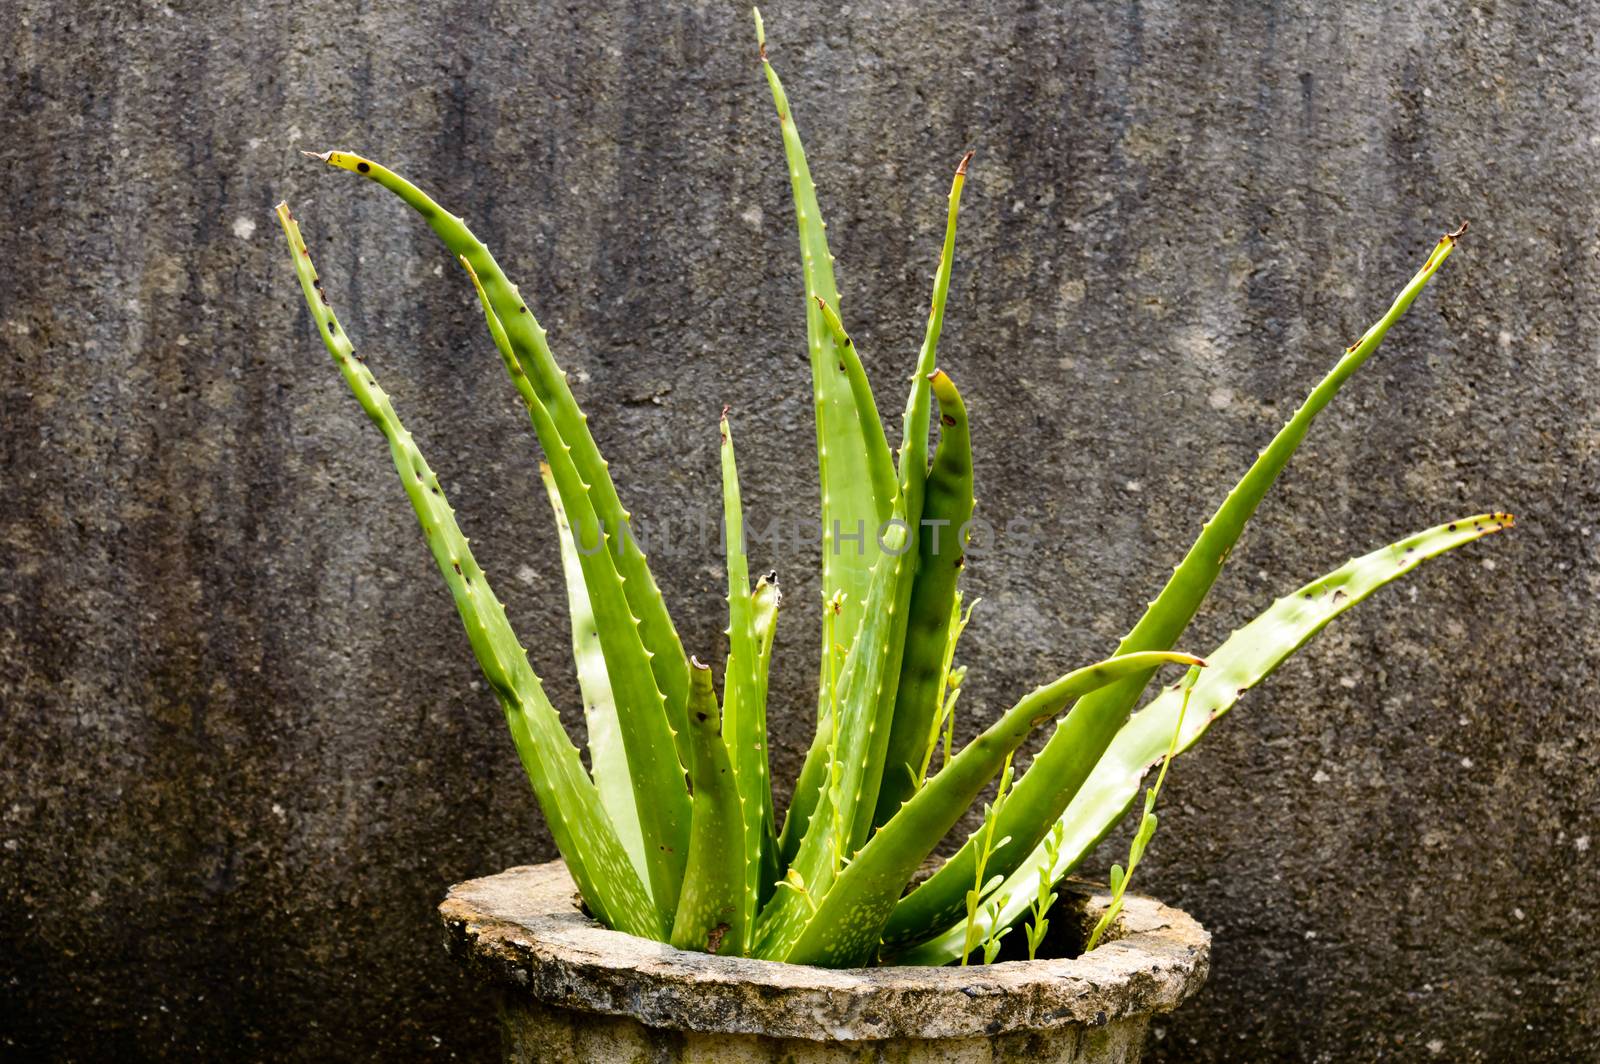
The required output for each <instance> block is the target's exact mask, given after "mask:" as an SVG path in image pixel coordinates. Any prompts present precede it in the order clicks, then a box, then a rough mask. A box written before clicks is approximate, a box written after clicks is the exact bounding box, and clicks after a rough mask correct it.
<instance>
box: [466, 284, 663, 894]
mask: <svg viewBox="0 0 1600 1064" xmlns="http://www.w3.org/2000/svg"><path fill="white" fill-rule="evenodd" d="M461 261H462V264H463V265H464V266H465V267H466V269H467V274H468V276H470V277H471V278H472V283H473V286H474V287H475V288H476V289H477V292H478V298H479V300H480V302H482V304H483V313H484V316H485V318H486V320H487V322H488V326H489V334H490V336H491V337H493V339H494V342H495V347H496V348H497V349H498V350H499V352H500V356H501V358H502V359H503V360H504V361H505V363H506V367H507V369H508V370H516V369H517V368H519V367H520V363H519V362H517V361H516V360H515V359H514V358H513V356H512V352H514V350H515V348H514V346H513V345H511V344H510V343H509V341H508V338H507V333H506V331H505V328H504V323H503V322H502V321H501V320H500V316H499V315H498V314H496V313H495V312H494V309H493V308H492V307H491V306H490V304H489V301H488V297H487V295H486V293H485V291H484V287H483V284H482V282H481V280H480V278H479V276H478V273H477V271H476V270H475V269H474V268H473V266H472V264H471V262H470V260H468V259H467V258H466V257H465V256H463V257H462V260H461ZM511 376H512V380H513V382H514V383H515V384H516V385H517V391H518V393H519V394H520V395H521V397H522V400H523V405H524V407H526V409H527V411H528V417H529V418H530V419H531V420H532V422H533V427H534V432H535V433H537V434H538V436H539V438H540V439H541V440H545V439H554V440H555V441H556V446H554V447H551V448H548V449H547V451H546V456H547V462H546V465H547V467H548V469H549V471H550V481H551V482H552V483H553V484H554V485H555V487H556V496H557V498H558V499H559V501H560V504H561V509H562V511H563V513H564V514H565V515H566V517H567V520H568V525H569V529H570V528H571V526H572V525H574V524H575V525H576V527H577V528H578V529H580V530H581V529H593V530H594V532H595V537H596V538H595V539H594V541H593V542H587V541H581V540H577V539H576V537H574V539H575V542H574V549H575V551H576V553H577V555H578V567H579V569H580V570H581V572H582V575H583V585H584V590H585V592H586V594H587V595H588V599H589V606H590V609H591V611H592V613H593V618H594V632H595V635H596V637H597V639H598V641H599V643H600V651H601V654H602V656H603V658H604V661H605V669H606V680H607V683H608V684H609V685H610V687H611V690H612V694H613V697H614V699H615V701H616V703H617V704H618V705H621V706H625V707H627V708H626V712H621V713H618V714H616V717H615V719H616V722H617V731H618V733H619V734H620V736H621V738H622V745H623V749H624V751H625V753H626V756H627V765H628V778H629V781H630V782H631V784H632V788H633V805H634V809H635V811H636V813H637V815H638V820H639V829H640V834H641V836H642V842H643V846H644V860H645V867H646V869H647V870H648V872H649V881H650V890H651V893H652V894H653V895H654V897H655V900H656V906H657V908H658V909H659V910H660V911H661V914H662V918H663V921H664V922H665V921H668V920H670V918H671V915H672V910H673V906H675V905H676V904H677V901H678V896H679V895H680V894H681V893H682V891H683V869H684V863H685V861H686V860H687V857H688V844H689V828H690V822H691V818H692V810H691V808H690V803H689V789H688V784H687V782H686V779H685V774H684V766H683V764H682V763H680V762H679V760H678V748H677V736H676V735H675V734H674V733H673V731H672V729H671V725H670V724H669V723H668V713H667V706H666V702H665V699H664V698H663V696H662V694H661V692H660V690H659V689H658V688H657V687H656V682H655V673H654V671H653V670H652V668H651V660H650V654H649V651H648V650H647V648H646V647H645V645H644V641H643V638H642V633H641V627H642V626H641V624H640V621H639V619H638V618H637V617H635V616H634V614H633V612H632V610H631V608H630V605H629V603H628V598H627V592H626V590H625V588H624V586H623V583H624V581H623V578H622V576H621V575H620V574H619V573H618V571H617V567H616V564H615V560H614V558H613V556H612V554H611V552H610V551H609V550H606V549H603V547H602V544H603V543H604V542H605V541H606V540H607V539H608V538H609V537H610V536H611V535H612V533H609V532H606V531H604V528H605V526H604V525H603V524H602V523H601V521H600V519H599V517H598V516H597V514H596V512H595V509H594V501H593V498H594V497H593V493H592V490H591V488H590V486H589V485H588V484H586V483H584V481H583V479H582V477H581V476H580V475H579V473H578V469H577V464H576V463H575V462H574V461H573V459H572V448H570V447H568V446H566V445H565V444H563V443H562V442H561V438H560V435H559V433H557V431H556V428H555V424H554V422H553V420H552V418H551V416H550V412H549V410H548V409H547V408H546V407H545V405H544V404H543V403H542V402H541V401H540V400H539V397H538V395H537V394H536V392H535V390H534V389H533V388H532V387H531V386H530V385H529V382H528V378H527V376H526V375H525V374H521V373H516V372H512V375H511Z"/></svg>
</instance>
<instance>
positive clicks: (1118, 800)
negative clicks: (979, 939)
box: [894, 513, 1512, 964]
mask: <svg viewBox="0 0 1600 1064" xmlns="http://www.w3.org/2000/svg"><path fill="white" fill-rule="evenodd" d="M1511 524H1512V518H1511V515H1510V514H1501V513H1491V514H1479V515H1477V516H1475V517H1464V518H1462V519H1460V520H1459V521H1451V522H1449V523H1448V524H1443V525H1439V526H1437V527H1435V528H1430V529H1428V530H1426V531H1423V532H1418V533H1417V534H1415V535H1413V536H1408V537H1407V538H1405V539H1402V540H1399V541H1397V542H1395V543H1391V544H1390V545H1389V546H1387V547H1381V548H1379V549H1378V550H1376V551H1373V552H1372V553H1371V554H1367V555H1364V556H1362V557H1360V558H1356V559H1354V560H1352V561H1350V562H1347V563H1346V564H1344V565H1343V566H1340V567H1339V568H1338V569H1335V570H1334V571H1333V572H1331V573H1328V574H1327V575H1326V576H1323V577H1321V578H1320V579H1317V580H1314V581H1312V582H1311V583H1309V584H1307V585H1305V586H1304V587H1302V588H1300V589H1299V590H1297V591H1295V592H1294V593H1292V594H1290V595H1287V596H1285V597H1283V598H1281V599H1278V600H1277V601H1276V602H1274V603H1273V604H1272V606H1271V607H1270V608H1268V609H1267V610H1266V611H1264V612H1263V613H1261V614H1260V615H1259V616H1257V617H1256V618H1255V619H1254V620H1252V621H1251V622H1250V623H1249V624H1247V625H1245V626H1244V627H1243V628H1240V629H1239V630H1238V631H1236V632H1234V633H1233V635H1231V636H1230V637H1229V638H1228V640H1227V641H1226V642H1225V643H1223V644H1222V645H1221V646H1220V647H1218V648H1217V649H1216V650H1215V651H1213V652H1212V653H1211V654H1209V655H1207V656H1206V662H1207V664H1208V666H1209V667H1208V668H1207V669H1206V670H1205V671H1204V672H1203V673H1202V674H1201V676H1200V679H1199V681H1198V682H1197V683H1196V684H1195V688H1194V694H1193V696H1192V702H1191V705H1190V711H1189V713H1188V715H1187V716H1186V717H1185V719H1184V724H1183V729H1182V731H1181V732H1179V735H1178V742H1177V747H1176V752H1177V754H1182V753H1183V752H1184V751H1186V750H1188V749H1190V748H1191V747H1193V746H1194V744H1195V743H1197V742H1199V741H1200V738H1201V736H1203V735H1205V733H1206V731H1207V730H1208V729H1209V728H1210V727H1211V725H1212V724H1213V723H1215V722H1216V721H1217V720H1219V719H1220V718H1221V717H1222V716H1223V715H1224V714H1226V713H1227V712H1228V711H1229V710H1230V709H1232V708H1233V705H1234V703H1235V702H1237V701H1238V700H1239V699H1240V698H1242V697H1243V696H1244V694H1245V692H1246V691H1249V690H1250V689H1251V688H1253V687H1254V686H1255V685H1256V684H1258V683H1260V682H1261V681H1262V680H1264V679H1266V678H1267V677H1268V676H1270V675H1271V674H1272V672H1273V671H1274V670H1275V669H1276V668H1277V667H1278V666H1279V665H1281V664H1282V663H1283V662H1284V661H1285V660H1287V659H1288V658H1289V657H1290V656H1291V655H1293V654H1294V653H1295V651H1297V650H1299V649H1300V648H1301V647H1303V646H1305V644H1306V643H1307V642H1309V641H1310V640H1311V638H1312V637H1313V636H1315V635H1316V634H1317V633H1318V632H1320V631H1321V630H1322V629H1323V628H1324V627H1326V626H1327V625H1328V623H1329V622H1331V621H1332V620H1333V619H1334V618H1335V617H1338V616H1339V615H1340V614H1342V613H1344V612H1345V611H1346V610H1348V609H1350V608H1351V607H1352V606H1354V605H1356V603H1358V602H1361V601H1362V600H1363V599H1365V598H1367V597H1368V596H1369V595H1371V594H1372V593H1373V592H1374V591H1377V590H1378V589H1379V588H1381V587H1383V586H1384V585H1385V584H1387V583H1389V582H1390V581H1392V580H1397V579H1399V578H1400V577H1402V576H1404V575H1406V574H1407V573H1409V572H1410V571H1411V570H1413V569H1415V568H1416V567H1417V566H1419V565H1421V564H1422V563H1423V562H1425V561H1427V560H1428V559H1430V558H1434V557H1437V556H1438V555H1440V554H1443V553H1445V552H1446V551H1450V550H1454V549H1455V548H1457V547H1460V546H1462V545H1464V544H1467V543H1471V542H1472V541H1474V540H1477V539H1481V538H1482V537H1484V536H1486V535H1489V534H1490V533H1492V532H1498V531H1500V530H1501V529H1503V528H1507V527H1509V526H1510V525H1511ZM1182 705H1183V692H1182V691H1181V690H1180V689H1177V688H1168V689H1167V690H1165V691H1163V692H1162V693H1161V694H1160V695H1159V696H1157V697H1156V698H1155V699H1153V700H1152V701H1151V702H1150V703H1149V704H1148V705H1147V706H1145V707H1144V708H1143V709H1141V710H1140V711H1139V712H1138V713H1136V714H1134V715H1133V718H1132V719H1131V720H1129V721H1128V722H1127V723H1126V724H1124V725H1123V726H1122V728H1121V730H1119V731H1118V732H1117V736H1116V738H1115V739H1114V740H1112V742H1111V745H1110V746H1109V747H1108V748H1107V749H1106V752H1105V756H1104V757H1102V758H1101V759H1100V763H1099V764H1098V765H1096V766H1095V769H1094V772H1093V773H1091V774H1090V776H1089V779H1088V781H1087V782H1086V783H1085V784H1084V785H1083V787H1082V788H1080V789H1079V790H1078V792H1077V793H1076V794H1075V795H1074V796H1073V799H1072V801H1071V803H1070V804H1069V805H1068V806H1067V808H1066V811H1065V812H1064V813H1063V814H1062V816H1061V817H1060V819H1059V820H1058V821H1057V822H1056V832H1058V833H1059V834H1056V833H1052V837H1051V838H1047V839H1046V840H1045V842H1044V843H1041V844H1040V845H1038V846H1037V847H1035V848H1034V850H1033V851H1032V852H1031V853H1030V854H1029V855H1028V857H1027V860H1025V861H1023V862H1022V863H1021V864H1020V865H1019V866H1018V867H1017V868H1016V870H1015V871H1014V872H1013V873H1012V874H1011V876H1010V878H1009V879H1008V880H1007V882H1006V884H1005V886H1004V887H1003V888H1002V889H1005V890H1009V891H1010V892H1011V893H1012V896H1013V901H1012V903H1011V904H1010V905H1008V906H1007V907H1005V908H1004V909H1003V910H1002V911H1001V913H1000V915H999V919H1000V920H1001V921H1002V922H1005V923H1011V922H1013V921H1015V920H1016V919H1018V918H1019V917H1021V916H1022V915H1023V914H1024V912H1025V911H1026V909H1027V905H1026V898H1025V897H1024V895H1025V894H1026V893H1027V892H1029V891H1031V890H1033V889H1034V887H1035V886H1036V885H1037V883H1038V881H1039V879H1040V877H1041V876H1042V877H1043V878H1045V879H1048V880H1049V881H1050V882H1052V883H1053V882H1055V881H1057V880H1059V879H1060V878H1061V877H1062V876H1065V875H1067V874H1068V873H1070V872H1071V871H1072V870H1073V869H1074V868H1076V867H1077V866H1078V864H1079V862H1081V861H1082V860H1083V858H1084V857H1085V856H1086V855H1087V854H1089V853H1091V852H1092V851H1093V850H1094V847H1095V846H1096V844H1098V843H1099V841H1100V840H1101V839H1102V838H1104V837H1105V836H1106V834H1107V833H1108V832H1110V831H1111V829H1112V828H1113V827H1115V826H1116V824H1117V822H1118V821H1120V820H1121V819H1122V817H1123V816H1124V814H1126V813H1127V811H1128V809H1129V808H1130V807H1131V806H1132V805H1133V802H1134V800H1135V798H1136V797H1137V796H1138V793H1139V785H1140V783H1141V782H1142V781H1143V779H1144V777H1145V774H1146V773H1147V772H1148V771H1149V770H1150V768H1151V767H1153V766H1154V765H1155V764H1157V763H1158V762H1159V761H1160V760H1161V757H1162V751H1163V749H1164V747H1165V746H1166V744H1167V743H1168V742H1169V741H1170V738H1171V736H1172V734H1173V731H1174V729H1175V728H1176V727H1177V719H1178V714H1179V713H1180V711H1181V709H1182ZM1074 712H1076V711H1074ZM1052 842H1053V844H1054V845H1053V848H1052V846H1051V845H1049V844H1050V843H1052ZM940 931H941V932H942V933H940V934H938V935H937V936H936V937H934V938H932V939H931V940H929V941H927V942H925V943H923V944H921V945H919V946H916V947H914V948H911V949H908V950H905V951H903V952H901V953H900V954H899V955H897V956H896V957H895V958H894V960H895V963H897V964H947V963H949V962H951V961H953V960H955V959H956V958H957V957H958V956H959V955H960V950H961V938H962V931H963V928H962V926H961V925H960V924H958V923H952V924H951V925H949V926H948V927H947V928H941V929H940Z"/></svg>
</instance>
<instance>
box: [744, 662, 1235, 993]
mask: <svg viewBox="0 0 1600 1064" xmlns="http://www.w3.org/2000/svg"><path fill="white" fill-rule="evenodd" d="M1168 662H1175V663H1178V664H1183V665H1199V664H1204V662H1202V661H1201V660H1200V659H1199V658H1196V657H1194V656H1192V655H1189V654H1179V653H1174V652H1171V651H1157V652H1152V653H1146V654H1130V655H1126V656H1123V657H1119V658H1108V659H1106V660H1105V661H1101V662H1098V663H1096V664H1094V665H1090V666H1087V667H1085V668H1082V669H1078V670H1076V671H1074V672H1070V673H1067V674H1066V675H1065V676H1062V677H1060V678H1059V679H1057V680H1055V681H1053V682H1051V683H1049V684H1046V685H1044V686H1043V687H1039V688H1036V689H1035V690H1033V691H1032V692H1030V693H1029V694H1028V695H1027V696H1026V697H1024V698H1023V699H1022V700H1021V701H1019V702H1018V703H1017V704H1016V705H1015V706H1012V707H1011V708H1010V709H1008V710H1007V711H1006V712H1005V713H1004V714H1002V715H1001V717H1000V719H999V720H997V721H996V722H995V723H993V724H991V725H990V726H989V727H988V728H986V729H984V731H983V733H982V734H981V735H979V736H978V737H977V738H976V739H974V740H972V742H970V743H968V744H967V745H966V746H965V747H964V748H962V750H961V752H960V753H958V754H957V755H956V756H955V757H954V758H952V759H951V761H950V764H948V765H946V766H945V767H944V768H943V769H941V770H940V772H939V774H938V775H937V776H934V777H933V778H932V779H931V780H929V781H928V784H927V786H925V787H923V788H922V790H920V791H918V792H917V793H916V794H915V795H914V796H913V797H912V798H911V799H910V800H909V801H908V802H906V804H905V805H904V806H903V807H901V809H900V812H899V813H898V814H896V815H895V816H894V817H893V818H892V819H891V820H890V821H889V822H888V823H887V824H885V825H884V826H883V827H882V828H880V829H879V830H878V832H877V833H876V834H875V835H873V836H872V838H871V839H869V840H868V842H867V844H866V845H865V846H863V847H862V848H861V851H860V852H859V853H857V854H856V855H855V858H854V859H853V860H852V861H851V862H850V864H849V865H847V866H846V867H845V869H844V871H843V872H842V873H840V875H839V877H838V879H837V880H836V881H835V882H834V883H833V885H832V887H831V889H829V890H828V891H827V893H826V894H825V895H824V896H823V897H822V898H821V900H820V901H819V902H818V905H817V910H816V913H815V914H814V915H812V916H811V917H810V919H809V920H806V921H804V927H803V929H802V931H801V933H800V934H798V935H796V936H794V937H793V939H792V941H789V942H784V943H773V944H771V945H772V946H773V947H778V946H780V945H781V946H783V947H786V948H781V949H779V948H771V949H770V951H769V952H764V953H763V954H762V956H766V957H770V958H772V959H774V960H784V961H789V962H791V963H795V964H817V965H823V966H826V967H836V968H837V967H851V966H854V965H861V964H866V963H868V962H869V961H870V960H871V959H872V958H873V956H874V954H875V953H876V952H877V948H878V935H879V931H880V930H882V928H883V924H884V921H886V920H887V919H888V918H889V914H890V912H891V911H893V909H894V903H895V899H896V898H898V897H899V896H900V892H901V891H902V890H904V889H905V885H906V883H908V882H910V880H911V877H912V875H913V874H914V873H915V872H916V870H917V866H918V865H920V864H921V863H922V862H923V860H925V859H926V858H927V856H928V854H930V853H932V852H933V848H934V847H935V846H937V845H938V844H939V840H940V839H942V838H944V836H945V833H946V832H948V831H949V830H950V828H951V827H953V826H954V825H955V823H956V821H957V820H959V819H960V818H961V814H962V813H964V812H966V811H967V810H968V809H970V808H971V807H972V803H973V801H974V800H975V799H976V798H977V797H978V794H979V793H980V792H981V791H982V790H983V787H984V785H985V784H987V783H988V782H989V781H990V780H991V779H993V778H994V775H995V773H997V772H999V771H1000V767H1001V766H1002V765H1003V764H1004V763H1005V761H1006V758H1007V757H1008V756H1009V755H1010V754H1011V753H1012V751H1014V750H1016V748H1017V747H1018V746H1020V745H1022V741H1023V740H1024V739H1026V738H1027V737H1028V733H1029V732H1031V731H1033V729H1035V728H1037V727H1039V726H1040V725H1042V724H1044V723H1045V722H1047V721H1050V720H1053V719H1054V718H1055V716H1056V714H1058V713H1060V712H1061V710H1062V709H1063V708H1064V707H1065V706H1066V705H1067V704H1068V703H1069V702H1071V701H1072V700H1073V699H1075V698H1080V697H1082V696H1083V695H1084V694H1086V693H1088V692H1090V691H1095V690H1099V689H1101V688H1103V687H1104V686H1105V685H1106V684H1109V683H1115V682H1116V681H1117V680H1119V679H1121V678H1122V677H1125V676H1128V675H1130V674H1132V673H1134V672H1138V671H1144V672H1148V671H1150V670H1152V669H1155V668H1158V667H1160V666H1161V665H1162V664H1164V663H1168ZM1001 808H1002V810H1003V809H1004V806H1003V805H1002V807H1001ZM808 882H809V881H808Z"/></svg>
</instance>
